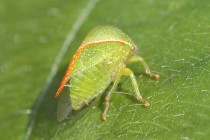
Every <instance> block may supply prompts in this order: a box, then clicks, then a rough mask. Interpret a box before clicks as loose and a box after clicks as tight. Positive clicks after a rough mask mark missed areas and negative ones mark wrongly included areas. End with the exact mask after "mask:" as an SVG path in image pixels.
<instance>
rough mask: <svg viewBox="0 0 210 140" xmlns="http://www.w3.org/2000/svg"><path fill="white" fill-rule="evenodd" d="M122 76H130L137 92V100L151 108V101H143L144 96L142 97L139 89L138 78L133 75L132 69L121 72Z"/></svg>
mask: <svg viewBox="0 0 210 140" xmlns="http://www.w3.org/2000/svg"><path fill="white" fill-rule="evenodd" d="M121 75H125V76H130V78H131V81H132V83H133V87H134V90H135V92H136V99H137V100H138V101H140V102H142V103H143V104H144V106H149V105H150V103H149V101H147V100H145V99H143V98H142V96H141V93H140V91H139V88H138V85H137V82H136V78H135V76H134V74H133V71H132V70H131V69H129V68H124V69H123V70H122V71H121Z"/></svg>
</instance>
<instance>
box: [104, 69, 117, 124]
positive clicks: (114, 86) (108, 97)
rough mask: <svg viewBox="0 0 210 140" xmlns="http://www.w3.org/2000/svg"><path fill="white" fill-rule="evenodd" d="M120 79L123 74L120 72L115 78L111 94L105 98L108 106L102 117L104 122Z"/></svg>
mask: <svg viewBox="0 0 210 140" xmlns="http://www.w3.org/2000/svg"><path fill="white" fill-rule="evenodd" d="M120 77H121V73H120V72H118V73H117V75H116V77H115V80H114V83H113V85H112V87H111V89H110V91H109V93H108V94H107V96H106V97H105V101H106V106H105V109H104V112H103V114H102V117H101V118H102V120H103V121H105V120H106V113H107V112H108V110H109V106H110V98H111V94H112V93H113V91H114V89H115V88H116V87H117V85H118V83H119V81H120Z"/></svg>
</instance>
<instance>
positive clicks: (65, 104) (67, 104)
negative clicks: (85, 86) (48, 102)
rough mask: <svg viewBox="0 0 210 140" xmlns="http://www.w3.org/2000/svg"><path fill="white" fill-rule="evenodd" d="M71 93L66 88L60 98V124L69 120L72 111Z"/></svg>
mask: <svg viewBox="0 0 210 140" xmlns="http://www.w3.org/2000/svg"><path fill="white" fill-rule="evenodd" d="M69 91H70V90H69V88H64V89H63V91H62V93H61V94H60V95H59V96H58V106H57V120H58V121H59V122H61V121H63V120H65V119H67V117H68V115H69V113H70V112H71V110H72V107H71V100H70V97H69Z"/></svg>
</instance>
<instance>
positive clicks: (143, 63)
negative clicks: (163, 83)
mask: <svg viewBox="0 0 210 140" xmlns="http://www.w3.org/2000/svg"><path fill="white" fill-rule="evenodd" d="M131 62H141V63H142V65H143V66H144V68H145V70H146V74H147V75H149V76H150V77H154V78H155V79H156V80H158V79H159V77H160V75H159V74H156V73H152V72H151V70H150V68H149V66H148V65H147V63H146V61H145V60H144V59H143V58H142V57H140V56H137V55H134V56H131V57H130V58H128V60H127V61H126V63H131Z"/></svg>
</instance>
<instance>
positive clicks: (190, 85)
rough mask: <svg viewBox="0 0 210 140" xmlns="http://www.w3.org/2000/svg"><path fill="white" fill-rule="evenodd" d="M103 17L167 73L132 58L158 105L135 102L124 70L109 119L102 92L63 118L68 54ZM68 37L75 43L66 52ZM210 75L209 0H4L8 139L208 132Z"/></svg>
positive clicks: (0, 53)
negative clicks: (59, 99)
mask: <svg viewBox="0 0 210 140" xmlns="http://www.w3.org/2000/svg"><path fill="white" fill-rule="evenodd" d="M104 24H109V25H114V26H117V27H119V28H120V29H122V30H123V31H124V32H125V33H126V34H128V35H129V36H130V37H131V38H132V39H133V40H134V41H135V42H136V44H137V45H138V47H139V51H140V52H139V54H140V55H141V56H142V57H144V58H145V60H146V61H147V62H148V64H149V65H150V67H151V69H152V70H153V71H155V72H157V73H159V74H160V75H161V79H160V80H159V81H154V80H153V79H150V78H148V77H147V76H146V75H145V74H144V73H142V72H143V68H142V66H139V65H138V64H132V65H130V67H131V68H132V69H133V70H134V71H135V72H136V73H137V74H136V76H137V77H136V78H137V81H138V84H139V87H140V90H141V92H142V94H143V95H144V97H146V98H148V99H149V100H150V102H151V106H150V107H149V108H144V107H142V105H141V104H139V103H137V102H136V100H135V98H134V96H133V95H134V91H133V88H131V87H132V84H131V82H130V79H129V78H128V77H123V78H122V80H121V82H120V85H119V86H118V88H117V89H116V91H115V94H113V97H112V99H111V109H110V111H109V112H108V120H107V121H106V122H102V121H101V120H100V117H101V113H102V111H103V108H104V96H102V97H98V98H97V99H96V100H94V101H93V102H92V103H91V104H90V105H89V106H87V107H85V108H84V109H82V110H80V111H78V112H75V113H74V114H72V117H70V119H69V120H68V121H65V122H63V123H58V122H57V121H56V115H55V114H56V99H55V98H54V94H55V92H56V90H57V87H58V85H59V82H60V81H61V79H62V76H63V74H64V72H65V69H66V67H67V65H68V62H69V60H70V59H71V57H72V55H73V53H74V52H75V50H76V49H77V48H78V47H79V45H80V44H81V42H82V40H83V39H84V37H85V36H86V35H87V33H88V32H89V31H90V30H91V29H92V28H93V27H95V26H98V25H104ZM68 35H72V38H71V37H70V38H68V39H66V37H67V36H68ZM71 39H72V40H71ZM65 40H67V41H66V44H65V43H64V42H65ZM68 41H69V42H68ZM62 46H64V48H65V46H68V47H67V50H66V51H64V52H65V53H63V54H62V53H61V52H62V51H61V48H62ZM59 54H62V55H60V56H64V57H59V58H61V59H62V60H61V62H58V61H56V62H55V58H58V55H59ZM55 64H56V66H58V71H55V72H56V73H54V74H55V75H54V74H53V73H52V66H53V65H54V66H55ZM50 75H51V77H50V78H49V76H50ZM47 79H48V84H46V81H47ZM209 83H210V2H209V1H208V0H126V1H120V0H106V1H105V0H80V1H74V0H70V1H67V0H62V1H58V0H53V1H51V0H45V1H43V0H36V1H35V0H28V1H27V0H20V1H8V0H1V1H0V103H1V106H0V132H1V133H0V139H1V140H4V139H10V140H13V139H15V140H17V139H87V140H89V139H91V140H93V139H98V140H99V139H109V140H110V139H132V140H135V139H136V140H137V139H158V140H159V139H160V140H162V139H182V140H191V139H193V140H197V139H201V140H204V139H209V138H210V84H209ZM105 94H106V93H105ZM31 113H32V114H33V115H30V114H31Z"/></svg>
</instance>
